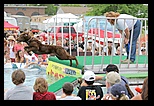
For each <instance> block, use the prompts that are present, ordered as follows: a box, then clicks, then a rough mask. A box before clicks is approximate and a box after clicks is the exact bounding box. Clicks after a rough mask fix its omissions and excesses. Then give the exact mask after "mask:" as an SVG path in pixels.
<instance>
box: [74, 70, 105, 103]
mask: <svg viewBox="0 0 154 106" xmlns="http://www.w3.org/2000/svg"><path fill="white" fill-rule="evenodd" d="M82 78H83V80H84V82H85V85H84V86H81V87H80V88H79V91H78V94H77V96H79V97H80V98H81V99H82V100H101V98H102V97H103V91H102V88H101V86H100V85H93V83H94V81H95V74H94V72H93V71H91V70H87V71H86V72H85V73H84V75H83V76H82Z"/></svg>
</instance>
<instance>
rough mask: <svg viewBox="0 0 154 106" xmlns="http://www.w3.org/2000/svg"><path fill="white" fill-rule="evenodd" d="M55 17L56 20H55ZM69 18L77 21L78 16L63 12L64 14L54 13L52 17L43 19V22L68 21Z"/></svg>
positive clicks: (71, 20)
mask: <svg viewBox="0 0 154 106" xmlns="http://www.w3.org/2000/svg"><path fill="white" fill-rule="evenodd" d="M56 19H57V20H56ZM69 19H70V22H78V19H79V17H78V16H75V15H74V14H71V13H64V14H57V15H54V16H53V17H52V18H50V19H47V20H44V21H43V23H46V24H47V23H54V22H57V23H61V22H63V23H66V22H67V23H69Z"/></svg>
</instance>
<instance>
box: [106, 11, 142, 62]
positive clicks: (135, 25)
mask: <svg viewBox="0 0 154 106" xmlns="http://www.w3.org/2000/svg"><path fill="white" fill-rule="evenodd" d="M104 15H105V16H106V17H107V18H109V17H110V18H117V19H107V20H108V22H109V23H110V24H111V25H115V24H116V25H115V27H116V28H117V29H118V30H119V32H120V33H121V34H123V33H124V44H125V48H126V52H127V58H126V59H125V60H122V61H121V62H122V63H134V61H135V58H136V43H137V39H138V37H139V34H140V28H141V22H140V20H138V19H137V18H136V17H134V16H131V15H128V14H120V13H118V12H112V11H110V12H106V13H105V14H104ZM118 18H120V19H118ZM115 20H116V22H115ZM132 31H133V32H132ZM132 33H133V34H132ZM131 37H132V46H131V53H130V59H129V57H128V56H129V49H130V42H131Z"/></svg>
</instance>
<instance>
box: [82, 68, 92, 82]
mask: <svg viewBox="0 0 154 106" xmlns="http://www.w3.org/2000/svg"><path fill="white" fill-rule="evenodd" d="M82 78H83V79H84V80H86V81H94V80H95V74H94V72H93V71H90V70H88V71H86V72H85V73H84V75H83V76H82Z"/></svg>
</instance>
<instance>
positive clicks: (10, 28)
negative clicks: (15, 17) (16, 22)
mask: <svg viewBox="0 0 154 106" xmlns="http://www.w3.org/2000/svg"><path fill="white" fill-rule="evenodd" d="M17 29H18V28H4V30H17Z"/></svg>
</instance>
